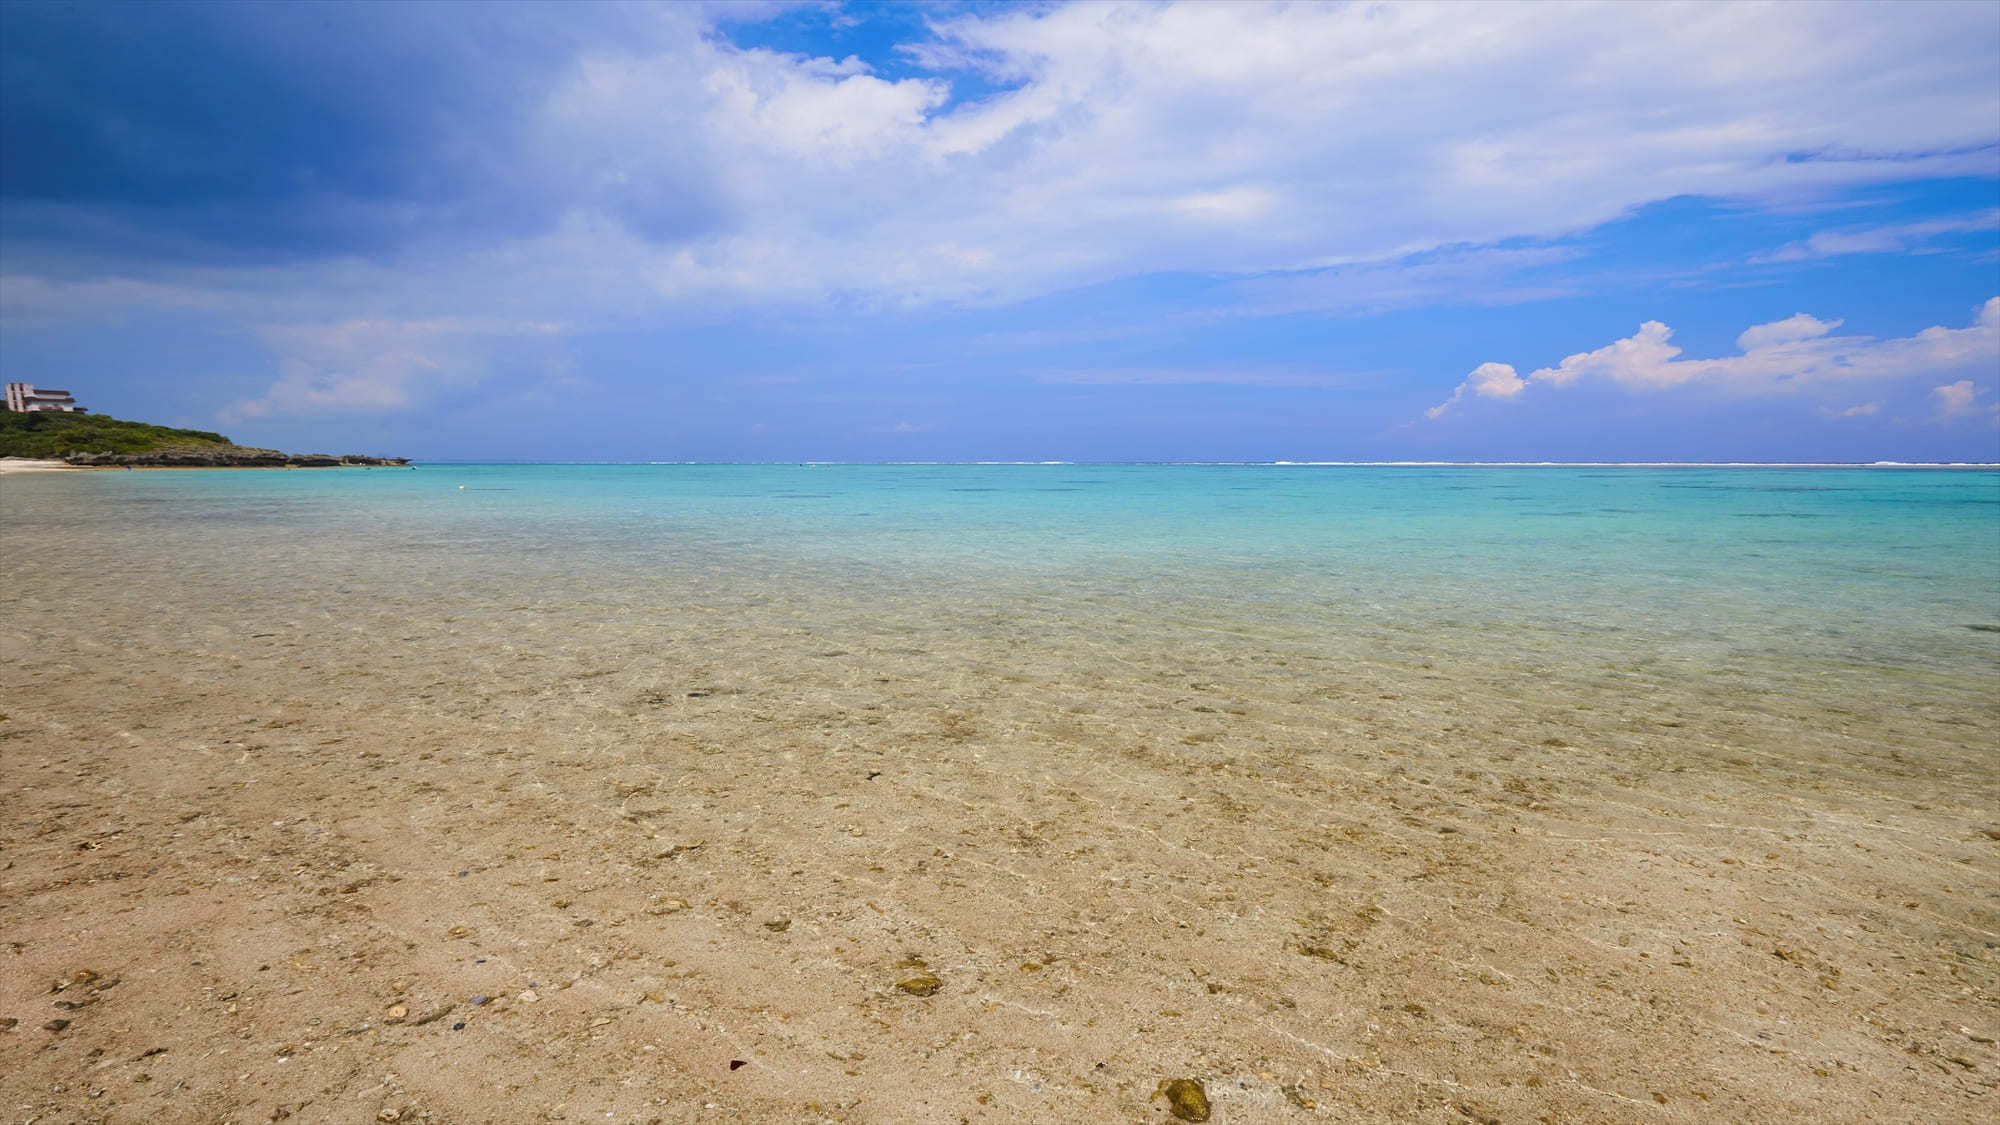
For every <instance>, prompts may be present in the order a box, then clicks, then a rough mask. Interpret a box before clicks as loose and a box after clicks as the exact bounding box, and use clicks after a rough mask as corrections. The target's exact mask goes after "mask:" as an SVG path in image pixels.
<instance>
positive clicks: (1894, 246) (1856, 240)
mask: <svg viewBox="0 0 2000 1125" xmlns="http://www.w3.org/2000/svg"><path fill="white" fill-rule="evenodd" d="M1996 230H2000V208H1994V209H1992V210H1987V211H1979V212H1975V213H1973V214H1970V215H1960V216H1955V217H1952V218H1944V219H1927V220H1925V221H1923V222H1920V223H1893V224H1888V225H1884V226H1872V227H1848V228H1845V229H1842V230H1828V231H1821V232H1819V233H1818V234H1815V235H1813V236H1812V237H1810V238H1806V239H1801V240H1800V241H1798V242H1788V243H1786V244H1785V245H1783V246H1780V247H1778V248H1777V249H1776V250H1773V251H1771V252H1770V253H1768V254H1759V255H1756V256H1754V257H1752V258H1751V259H1750V263H1751V264H1752V265H1761V264H1766V263H1772V262H1804V261H1810V260H1812V259H1816V258H1834V257H1839V256H1840V255H1843V254H1905V253H1912V252H1923V251H1925V250H1928V249H1931V248H1932V244H1933V243H1934V242H1935V241H1936V240H1937V239H1939V238H1940V237H1942V236H1944V235H1950V234H1975V233H1980V232H1985V231H1996Z"/></svg>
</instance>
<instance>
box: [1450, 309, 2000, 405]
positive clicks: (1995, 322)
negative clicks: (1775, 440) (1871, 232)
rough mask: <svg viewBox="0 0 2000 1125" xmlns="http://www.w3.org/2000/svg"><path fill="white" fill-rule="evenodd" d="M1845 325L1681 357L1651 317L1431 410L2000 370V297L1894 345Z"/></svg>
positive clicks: (1793, 322) (1487, 371)
mask: <svg viewBox="0 0 2000 1125" xmlns="http://www.w3.org/2000/svg"><path fill="white" fill-rule="evenodd" d="M1840 324H1841V322H1840V321H1838V320H1820V319H1818V318H1816V317H1812V316H1808V315H1806V314H1805V313H1799V314H1798V315H1796V316H1791V317H1787V318H1786V319H1784V320H1779V321H1773V322H1772V323H1769V324H1760V325H1757V326H1755V327H1752V328H1749V329H1746V330H1745V331H1744V332H1743V334H1742V335H1740V336H1738V337H1737V345H1738V347H1739V348H1740V349H1741V354H1739V355H1733V356H1723V357H1719V358H1716V359H1682V358H1680V355H1681V349H1680V348H1678V347H1676V346H1675V345H1674V344H1672V343H1671V342H1670V341H1671V339H1672V337H1673V329H1671V328H1668V327H1667V326H1666V325H1664V324H1662V323H1660V322H1659V321H1657V320H1649V321H1647V322H1646V323H1644V324H1642V325H1640V326H1639V331H1638V332H1636V333H1634V334H1633V335H1631V336H1627V337H1626V338H1624V339H1622V340H1616V341H1614V342H1612V343H1610V344H1607V345H1605V346H1604V347H1601V348H1598V349H1597V350H1596V351H1590V352H1579V353H1577V354H1575V355H1572V356H1568V357H1566V358H1564V359H1563V361H1562V362H1561V363H1558V364H1556V365H1555V366H1554V367H1544V368H1540V369H1539V370H1536V371H1534V372H1531V373H1530V374H1529V375H1528V376H1527V378H1526V379H1524V380H1523V379H1516V378H1515V377H1514V371H1513V368H1511V367H1507V366H1506V365H1505V364H1498V363H1485V364H1481V365H1480V366H1479V367H1477V368H1475V369H1474V370H1473V372H1472V374H1471V375H1469V376H1467V378H1466V380H1465V381H1464V382H1463V383H1461V384H1459V386H1458V388H1457V389H1456V390H1454V391H1453V392H1452V395H1451V398H1449V399H1447V400H1446V401H1445V402H1443V403H1441V404H1439V405H1438V406H1435V407H1432V408H1431V409H1430V410H1429V411H1427V412H1426V413H1427V414H1428V415H1429V416H1430V417H1432V418H1436V417H1438V416H1439V415H1441V414H1443V413H1444V412H1445V411H1446V410H1447V409H1448V408H1449V407H1450V406H1451V405H1452V404H1454V403H1457V402H1461V401H1463V400H1464V398H1465V397H1466V395H1467V394H1476V395H1482V396H1486V397H1500V398H1508V399H1512V398H1517V397H1519V396H1520V395H1521V393H1522V392H1523V391H1524V390H1526V389H1528V388H1532V387H1538V386H1553V387H1564V386H1570V385H1572V384H1576V383H1611V384H1615V385H1617V386H1621V387H1624V388H1626V389H1627V390H1633V391H1661V390H1666V389H1669V388H1674V387H1682V386H1694V385H1699V386H1708V387H1716V388H1720V389H1723V390H1726V391H1730V392H1734V393H1738V394H1769V393H1775V392H1783V391H1797V390H1800V389H1803V388H1806V387H1809V386H1817V385H1829V384H1836V385H1845V384H1865V383H1871V382H1885V381H1891V380H1897V379H1905V378H1912V377H1922V376H1938V375H1942V374H1946V373H1955V372H1960V371H1978V372H1991V371H1993V370H1995V369H1996V368H2000V297H1994V298H1992V299H1990V300H1988V301H1987V302H1986V303H1985V304H1984V305H1982V306H1980V309H1979V312H1978V314H1977V316H1976V317H1975V318H1974V320H1973V322H1972V324H1971V325H1969V326H1967V327H1965V328H1944V327H1932V328H1926V329H1924V330H1923V331H1922V332H1919V333H1917V334H1915V335H1914V336H1906V337H1899V338H1896V339H1889V340H1879V339H1876V338H1874V337H1871V336H1833V335H1830V333H1831V332H1832V330H1833V329H1834V328H1837V327H1839V325H1840ZM1951 386H1952V387H1961V386H1962V387H1964V388H1965V390H1964V391H1963V392H1960V391H1956V390H1951V389H1950V388H1946V387H1940V388H1939V389H1938V395H1939V398H1940V401H1941V402H1942V404H1943V406H1944V407H1945V409H1946V410H1947V412H1949V411H1950V410H1952V409H1953V408H1954V407H1962V406H1969V404H1970V402H1971V400H1970V398H1965V399H1964V402H1963V403H1960V402H1959V397H1957V396H1961V395H1969V394H1970V393H1971V386H1972V384H1971V382H1970V381H1962V382H1961V383H1955V384H1952V385H1951ZM1489 387H1497V388H1498V390H1497V391H1496V390H1489V389H1488V388H1489Z"/></svg>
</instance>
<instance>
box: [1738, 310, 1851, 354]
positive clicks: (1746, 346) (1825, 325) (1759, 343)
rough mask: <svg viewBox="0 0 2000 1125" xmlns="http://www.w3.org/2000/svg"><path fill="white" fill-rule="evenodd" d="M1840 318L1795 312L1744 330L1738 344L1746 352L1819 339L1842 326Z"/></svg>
mask: <svg viewBox="0 0 2000 1125" xmlns="http://www.w3.org/2000/svg"><path fill="white" fill-rule="evenodd" d="M1842 323H1843V322H1842V321H1838V320H1820V319H1819V318H1817V317H1813V316H1808V315H1806V314H1805V313H1795V314H1794V315H1792V316H1788V317H1786V318H1785V319H1783V320H1774V321H1772V322H1771V323H1769V324H1759V325H1756V326H1754V327H1751V328H1746V329H1744V330H1743V334H1742V335H1740V336H1738V337H1736V346H1737V347H1738V348H1740V349H1742V350H1743V351H1745V352H1755V351H1763V350H1765V349H1767V348H1777V347H1783V346H1785V345H1786V344H1800V343H1804V342H1805V341H1807V340H1817V339H1819V338H1820V337H1821V336H1824V335H1826V334H1827V333H1829V332H1831V331H1833V330H1834V329H1836V328H1838V327H1840V326H1841V324H1842Z"/></svg>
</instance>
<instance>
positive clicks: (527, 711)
mask: <svg viewBox="0 0 2000 1125" xmlns="http://www.w3.org/2000/svg"><path fill="white" fill-rule="evenodd" d="M36 483H40V482H36ZM7 487H8V488H9V489H10V490H13V489H15V488H16V487H17V486H16V484H15V483H14V482H10V483H9V485H8V486H7ZM43 500H46V495H43V496H41V497H38V498H37V502H41V501H43ZM0 515H3V516H4V517H5V519H4V521H0V523H3V524H4V526H0V532H4V534H0V539H4V544H0V561H4V563H5V578H6V582H7V589H8V594H7V595H6V600H5V616H4V619H0V683H4V685H5V698H4V702H0V712H4V714H5V717H4V719H0V785H4V792H5V794H6V798H5V803H4V818H0V940H3V941H4V942H5V948H4V949H0V965H4V972H0V1017H4V1019H5V1021H6V1027H7V1029H6V1030H5V1031H4V1032H0V1106H4V1108H5V1111H6V1113H7V1114H8V1115H9V1119H10V1120H21V1121H26V1120H36V1121H46V1122H54V1121H111V1122H139V1121H154V1122H167V1121H176V1122H177V1121H204V1122H205V1121H231V1122H266V1121H279V1120H283V1121H297V1122H307V1121H326V1122H355V1121H374V1120H383V1121H404V1122H408V1121H428V1122H532V1121H586V1120H587V1121H605V1122H647V1121H659V1122H697V1121H700V1122H761V1121H773V1122H800V1121H822V1120H823V1121H838V1122H958V1121H968V1122H1030V1121H1032V1122H1068V1121H1079V1122H1080V1121H1092V1122H1095V1121H1118V1122H1167V1121H1172V1120H1173V1117H1171V1116H1170V1101H1169V1099H1168V1098H1166V1097H1164V1096H1155V1095H1156V1093H1158V1091H1159V1087H1160V1084H1161V1083H1162V1081H1163V1080H1178V1079H1194V1080H1199V1081H1200V1082H1201V1083H1202V1084H1203V1088H1204V1090H1205V1093H1206V1097H1207V1100H1208V1102H1209V1103H1210V1105H1211V1107H1212V1119H1213V1120H1215V1121H1220V1122H1288V1121H1298V1122H1309V1121H1341V1122H1369V1121H1384V1122H1386V1121H1413V1122H1452V1123H1459V1122H1466V1121H1480V1122H1486V1121H1504V1122H1532V1121H1547V1122H1628V1121H1639V1122H1710V1121H1736V1122H1781V1121H1785V1122H1789V1121H1830V1122H1842V1121H1852V1122H1863V1121H1869V1122H1874V1121H1916V1120H1923V1121H1937V1122H1950V1121H1964V1122H1973V1121H1988V1120H1991V1119H1992V1118H1993V1116H1994V1114H1995V1112H1996V1108H2000V1101H1996V1097H1995V1090H1996V1082H2000V1052H1996V1048H1995V1045H1994V1039H1995V1038H1996V1037H2000V1006H1996V1005H2000V995H1996V993H2000V950H1996V941H2000V938H1996V933H1995V931H1996V929H2000V926H1996V917H2000V909H1997V908H2000V863H1996V858H2000V812H1996V807H2000V805H1997V804H1996V798H1997V797H2000V777H1996V774H2000V770H1996V765H1995V761H1994V756H1993V745H1994V741H1993V740H1994V730H1995V728H1994V725H1993V720H1994V707H1995V699H1994V693H1993V688H1992V686H1991V685H1990V684H1985V686H1981V685H1982V683H1984V680H1983V678H1982V677H1983V676H1984V672H1983V671H1975V672H1973V673H1969V674H1968V679H1966V680H1965V681H1963V682H1953V683H1940V682H1938V681H1937V680H1936V679H1935V678H1922V677H1910V678H1909V679H1908V682H1905V683H1902V684H1886V685H1885V684H1880V683H1876V681H1878V680H1880V679H1881V678H1882V677H1883V676H1884V675H1886V674H1885V673H1882V672H1880V671H1879V670H1874V671H1869V670H1863V671H1857V672H1853V673H1852V676H1853V678H1852V679H1851V680H1847V681H1841V680H1839V677H1838V676H1835V677H1834V678H1833V679H1832V680H1827V679H1826V677H1827V676H1828V675H1829V674H1828V673H1825V672H1824V671H1819V670H1801V671H1799V672H1798V673H1797V682H1798V684H1799V685H1800V686H1799V688H1798V690H1797V691H1775V690H1771V689H1770V688H1769V685H1768V684H1767V685H1765V686H1764V687H1761V688H1759V689H1757V690H1755V691H1750V690H1746V689H1744V688H1743V687H1742V686H1741V685H1740V684H1738V683H1736V682H1735V681H1734V680H1733V679H1732V678H1731V676H1730V675H1725V674H1723V672H1721V671H1718V670H1714V669H1707V670H1704V669H1688V668H1671V669H1664V668H1642V667H1636V666H1635V667H1626V668H1592V667H1588V666H1587V665H1586V664H1584V663H1579V664H1577V665H1575V666H1571V665H1567V664H1563V663H1562V662H1561V661H1558V660H1553V659H1552V660H1551V661H1549V662H1548V663H1547V665H1546V666H1543V667H1540V668H1539V669H1537V670H1536V674H1534V675H1528V674H1526V673H1525V672H1524V671H1523V670H1522V669H1520V668H1508V667H1506V666H1505V664H1504V662H1502V661H1499V660H1498V658H1493V659H1491V660H1487V661H1486V662H1483V663H1482V662H1474V661H1471V660H1470V659H1469V658H1466V657H1463V656H1462V655H1454V653H1452V652H1450V651H1435V652H1431V651H1422V650H1420V649H1417V648H1413V647H1411V646H1409V645H1407V644H1400V643H1399V644H1398V645H1386V644H1385V643H1384V642H1382V641H1380V640H1379V639H1377V640H1375V641H1371V640H1370V639H1369V638H1366V637H1359V638H1352V639H1351V641H1352V643H1351V644H1348V645H1346V646H1345V647H1342V646H1339V645H1335V646H1333V647H1325V646H1321V647H1314V646H1313V645H1308V644H1305V643H1304V642H1303V641H1301V640H1300V638H1298V637H1296V636H1293V635H1291V634H1289V633H1287V632H1286V628H1285V626H1284V624H1283V623H1282V622H1261V623H1260V622H1257V621H1254V620H1244V619H1242V618H1238V617H1229V616H1227V615H1224V616H1217V615H1216V614H1215V613H1214V612H1210V611H1208V610H1203V609H1200V608H1199V607H1197V608H1177V607H1175V606H1174V605H1172V604H1171V601H1170V600H1162V601H1160V602H1159V603H1158V606H1157V608H1156V609H1155V610H1153V611H1150V612H1141V611H1139V610H1138V609H1135V605H1136V604H1137V603H1136V602H1117V603H1115V604H1100V603H1099V602H1098V601H1094V600H1093V597H1094V596H1093V597H1086V596H1084V595H1082V594H1079V595H1078V596H1077V597H1075V598H1073V599H1070V600H1064V599H1063V598H1062V597H1060V596H1055V595H1052V594H1050V593H1049V592H1048V591H1046V590H1045V591H1041V592H1040V594H1039V595H1037V596H1033V597H1031V596H1028V595H1026V594H1019V595H1018V596H1017V595H1016V594H1013V593H1009V592H1006V591H999V590H992V589H983V590H967V589H957V590H949V591H930V592H926V590H925V589H924V588H923V587H921V586H918V587H914V588H908V589H904V588H895V587H893V586H890V587H868V586H866V584H863V585H862V586H843V585H842V584H841V583H839V582H838V581H828V582H798V583H794V584H787V585H778V586H774V585H773V584H772V583H771V581H770V580H769V578H768V576H758V575H742V574H732V573H730V572H729V571H727V570H716V569H711V570H708V571H702V572H696V571H693V570H688V571H676V572H662V573H657V574H649V575H646V576H644V581H643V582H642V581H639V580H638V579H636V578H635V579H634V581H633V583H632V584H631V585H629V586H627V585H618V584H615V583H613V584H606V583H605V582H603V581H593V582H590V583H585V584H582V585H576V584H574V583H565V581H564V579H563V574H564V571H565V566H564V563H563V560H562V559H561V557H560V555H559V554H547V555H534V556H533V557H529V556H526V555H524V556H521V557H520V558H519V559H517V560H516V563H515V564H509V565H517V566H518V570H516V571H514V572H505V573H503V572H496V571H495V570H494V569H493V567H494V566H496V565H499V564H497V563H495V562H494V561H493V559H492V558H488V559H485V560H483V561H481V562H480V564H479V565H478V566H472V565H470V564H468V565H467V566H466V567H465V568H464V569H462V570H459V571H456V572H455V571H454V570H453V568H452V566H451V565H450V564H449V560H443V561H441V560H440V559H439V558H438V557H436V556H435V555H434V554H431V553H426V552H425V551H424V550H423V549H422V545H421V544H414V545H398V544H393V543H380V542H377V543H361V544H352V543H350V544H341V543H331V542H329V543H317V544H311V545H292V544H286V543H282V542H279V541H276V540H273V539H269V538H264V537H260V532H259V530H258V528H257V526H256V524H255V523H254V521H246V522H245V523H244V524H243V525H241V526H225V527H209V528H203V529H199V531H198V532H196V531H190V532H188V533H186V534H184V535H179V536H175V535H171V534H168V533H166V532H165V531H163V530H162V529H158V528H155V529H150V530H149V532H148V533H147V534H146V535H145V537H144V538H143V540H142V539H141V538H140V537H139V536H138V534H137V533H134V532H130V531H126V530H121V529H120V528H119V527H116V526H107V525H104V524H99V523H90V522H88V521H84V522H74V523H72V522H65V521H64V520H63V519H61V518H58V517H56V516H53V515H50V514H49V512H48V510H47V509H45V508H34V509H32V510H30V508H29V506H28V504H27V501H26V500H24V499H23V496H22V494H21V493H19V492H15V493H13V495H12V497H11V498H10V499H9V501H8V503H7V505H6V507H5V508H4V510H0ZM496 557H497V556H496ZM1815 677H1817V679H1816V678H1815ZM1773 682H1777V681H1773ZM1814 684H1818V686H1817V687H1815V686H1813V685H1814ZM1869 684H1874V686H1872V687H1869V686H1866V685H1869ZM1871 692H1872V693H1873V694H1872V695H1870V694H1869V693H1871ZM1815 693H1817V694H1815ZM1889 698H1900V699H1901V700H1902V701H1903V702H1902V705H1901V706H1896V707H1889V706H1881V705H1879V703H1878V702H1877V700H1879V699H1889Z"/></svg>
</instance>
